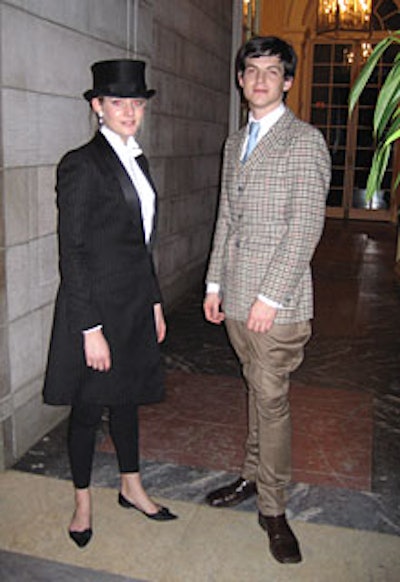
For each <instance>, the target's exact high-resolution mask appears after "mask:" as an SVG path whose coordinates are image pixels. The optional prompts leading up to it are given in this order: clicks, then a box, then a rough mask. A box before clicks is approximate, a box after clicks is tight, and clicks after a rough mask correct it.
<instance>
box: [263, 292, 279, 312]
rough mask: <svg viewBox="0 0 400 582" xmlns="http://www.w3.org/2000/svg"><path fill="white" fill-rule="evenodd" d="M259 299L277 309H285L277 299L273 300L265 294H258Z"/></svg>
mask: <svg viewBox="0 0 400 582" xmlns="http://www.w3.org/2000/svg"><path fill="white" fill-rule="evenodd" d="M257 299H259V300H260V301H262V302H263V303H266V304H267V305H269V306H270V307H274V308H275V309H283V305H282V303H277V302H276V301H273V300H272V299H268V297H265V295H261V294H258V295H257Z"/></svg>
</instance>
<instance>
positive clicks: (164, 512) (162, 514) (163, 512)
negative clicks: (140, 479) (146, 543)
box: [118, 493, 178, 521]
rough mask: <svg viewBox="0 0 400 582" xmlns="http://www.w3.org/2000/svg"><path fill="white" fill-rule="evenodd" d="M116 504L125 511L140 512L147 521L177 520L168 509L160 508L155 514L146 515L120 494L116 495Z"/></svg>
mask: <svg viewBox="0 0 400 582" xmlns="http://www.w3.org/2000/svg"><path fill="white" fill-rule="evenodd" d="M118 503H119V504H120V506H121V507H124V508H125V509H136V511H140V513H143V515H145V516H146V517H148V518H149V519H154V520H155V521H171V520H172V519H177V518H178V516H177V515H175V514H173V513H171V512H170V510H169V509H168V507H160V509H159V510H158V511H157V513H146V512H145V511H143V510H142V509H139V507H136V505H134V504H133V503H131V502H130V501H129V500H128V499H127V498H126V497H124V496H123V495H122V493H118Z"/></svg>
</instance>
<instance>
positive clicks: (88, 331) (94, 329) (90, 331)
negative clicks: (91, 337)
mask: <svg viewBox="0 0 400 582" xmlns="http://www.w3.org/2000/svg"><path fill="white" fill-rule="evenodd" d="M99 329H103V326H102V325H101V324H99V325H95V326H94V327H90V328H89V329H84V330H83V331H82V333H84V334H86V333H92V331H97V330H99Z"/></svg>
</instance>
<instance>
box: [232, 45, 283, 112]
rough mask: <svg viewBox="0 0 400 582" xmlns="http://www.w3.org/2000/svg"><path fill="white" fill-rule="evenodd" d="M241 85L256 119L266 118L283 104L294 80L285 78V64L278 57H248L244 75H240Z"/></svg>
mask: <svg viewBox="0 0 400 582" xmlns="http://www.w3.org/2000/svg"><path fill="white" fill-rule="evenodd" d="M238 81H239V85H240V86H241V87H242V89H243V94H244V96H245V98H246V99H247V102H248V104H249V107H250V110H251V112H252V113H253V115H254V117H255V119H260V118H261V117H264V115H266V114H267V113H270V112H271V111H273V110H274V109H276V107H278V105H279V104H280V103H281V102H282V99H283V93H284V91H288V90H289V89H290V87H291V86H292V84H293V79H292V78H289V79H285V78H284V68H283V64H282V62H281V61H280V59H279V57H277V56H275V55H274V56H262V57H248V58H246V61H245V69H244V71H243V73H239V75H238Z"/></svg>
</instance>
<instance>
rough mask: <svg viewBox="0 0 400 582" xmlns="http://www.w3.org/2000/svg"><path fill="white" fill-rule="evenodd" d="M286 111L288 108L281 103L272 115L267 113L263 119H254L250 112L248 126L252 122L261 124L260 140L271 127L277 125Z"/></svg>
mask: <svg viewBox="0 0 400 582" xmlns="http://www.w3.org/2000/svg"><path fill="white" fill-rule="evenodd" d="M285 111H286V106H285V104H284V103H280V104H279V105H278V107H277V108H276V109H274V110H273V111H271V112H270V113H267V115H264V117H262V118H261V119H254V116H253V114H252V113H251V111H250V113H249V120H248V124H250V123H251V122H252V121H259V122H260V131H259V133H258V140H260V139H261V138H262V137H263V136H264V135H265V134H266V133H267V132H268V131H269V130H270V129H271V127H272V126H273V125H275V123H276V122H277V121H278V119H280V118H281V117H282V115H283V114H284V113H285Z"/></svg>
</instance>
